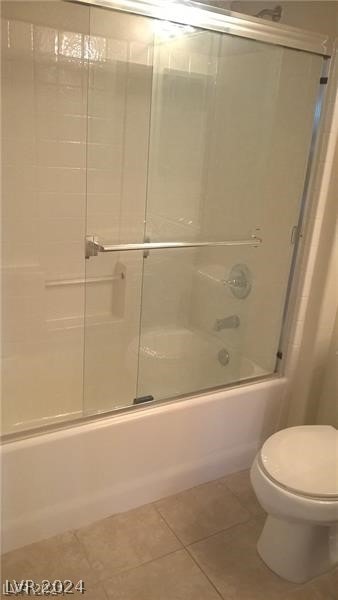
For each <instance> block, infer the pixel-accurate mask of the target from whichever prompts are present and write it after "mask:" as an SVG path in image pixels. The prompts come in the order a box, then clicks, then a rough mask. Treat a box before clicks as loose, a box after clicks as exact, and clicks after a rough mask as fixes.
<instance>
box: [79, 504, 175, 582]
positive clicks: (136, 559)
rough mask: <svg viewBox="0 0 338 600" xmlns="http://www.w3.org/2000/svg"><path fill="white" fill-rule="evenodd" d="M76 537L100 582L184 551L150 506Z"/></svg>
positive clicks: (110, 520) (98, 523)
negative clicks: (180, 550) (154, 560)
mask: <svg viewBox="0 0 338 600" xmlns="http://www.w3.org/2000/svg"><path fill="white" fill-rule="evenodd" d="M77 536H78V538H79V540H80V541H81V542H82V544H83V546H84V548H85V550H86V553H87V556H88V558H89V561H90V563H91V565H92V567H93V569H94V570H95V571H96V573H97V574H98V576H99V578H100V579H101V580H102V579H107V578H108V577H111V576H112V575H114V574H115V573H118V572H119V571H123V570H124V569H130V568H132V567H137V566H139V565H141V564H142V563H145V562H148V561H150V560H153V559H155V558H159V557H160V556H164V555H165V554H169V553H170V552H173V551H175V550H177V549H178V548H180V547H181V544H180V543H179V542H178V540H177V539H176V537H175V536H174V535H173V533H172V532H171V531H170V529H169V527H168V526H167V525H166V523H165V522H164V520H163V519H162V517H161V516H160V515H159V514H158V512H157V511H156V510H155V508H154V507H153V506H151V505H148V506H143V507H141V508H137V509H135V510H131V511H129V512H127V513H123V514H119V515H114V516H112V517H108V518H107V519H103V520H102V521H99V522H97V523H94V524H93V525H89V526H88V527H83V528H82V529H79V530H78V531H77Z"/></svg>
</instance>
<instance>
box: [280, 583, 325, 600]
mask: <svg viewBox="0 0 338 600" xmlns="http://www.w3.org/2000/svg"><path fill="white" fill-rule="evenodd" d="M280 600H332V596H331V595H328V594H327V593H326V592H324V591H323V590H322V591H320V590H318V589H317V588H316V587H315V586H314V585H313V584H312V583H310V584H309V583H307V584H305V585H302V586H301V587H299V588H298V589H296V590H293V591H292V592H289V593H288V594H283V595H282V596H281V598H280Z"/></svg>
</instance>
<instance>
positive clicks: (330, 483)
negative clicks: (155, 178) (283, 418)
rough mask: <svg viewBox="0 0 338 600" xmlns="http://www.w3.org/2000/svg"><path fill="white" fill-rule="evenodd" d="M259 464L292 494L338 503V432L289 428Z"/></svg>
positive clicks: (271, 443)
mask: <svg viewBox="0 0 338 600" xmlns="http://www.w3.org/2000/svg"><path fill="white" fill-rule="evenodd" d="M258 461H259V465H260V467H261V469H262V470H263V471H264V473H265V474H266V475H267V476H268V477H269V478H270V479H271V480H272V481H274V482H275V483H277V484H278V485H280V486H282V487H283V488H285V489H286V490H288V491H289V492H291V493H295V494H298V495H301V496H305V497H310V498H318V499H320V500H337V501H338V431H337V429H335V428H334V427H331V426H329V425H304V426H297V427H289V428H288V429H283V430H282V431H278V432H277V433H275V434H274V435H272V436H271V437H270V438H269V439H268V440H267V441H266V442H265V443H264V445H263V447H262V449H261V451H260V453H259V456H258Z"/></svg>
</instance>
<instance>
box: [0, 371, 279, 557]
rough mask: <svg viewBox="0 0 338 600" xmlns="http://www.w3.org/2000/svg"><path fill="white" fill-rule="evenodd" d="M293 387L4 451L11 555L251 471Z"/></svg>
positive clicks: (155, 409)
mask: <svg viewBox="0 0 338 600" xmlns="http://www.w3.org/2000/svg"><path fill="white" fill-rule="evenodd" d="M285 387H286V379H285V378H275V379H270V380H266V381H264V382H260V383H255V384H250V385H243V386H239V387H236V388H233V389H228V390H222V391H219V392H215V393H212V394H210V393H209V394H203V395H200V396H196V397H193V398H190V399H185V400H180V401H177V402H172V403H168V404H159V405H155V406H152V407H147V408H139V409H137V410H134V411H133V412H129V413H124V414H119V415H116V416H111V417H107V418H103V419H100V420H96V421H92V422H88V423H85V424H81V425H77V426H72V427H69V428H67V429H62V430H59V431H54V432H52V433H46V434H43V435H40V436H36V437H32V438H27V439H22V440H19V441H13V442H10V443H7V444H5V445H4V446H3V447H2V486H3V490H2V522H3V538H2V543H3V551H4V552H6V551H8V550H11V549H14V548H17V547H19V546H22V545H24V544H28V543H30V542H33V541H37V540H40V539H43V538H45V537H48V536H52V535H55V534H57V533H61V532H63V531H65V530H67V529H74V528H77V527H81V526H82V525H85V524H88V523H90V522H92V521H95V520H97V519H101V518H103V517H106V516H108V515H111V514H113V513H116V512H121V511H126V510H128V509H130V508H133V507H136V506H140V505H142V504H144V503H147V502H151V501H153V500H156V499H157V498H161V497H163V496H167V495H169V494H172V493H175V492H178V491H180V490H183V489H186V488H189V487H191V486H194V485H197V484H199V483H202V482H205V481H208V480H212V479H215V478H217V477H221V476H223V475H225V474H227V473H230V472H233V471H236V470H240V469H245V468H247V467H249V465H250V464H251V461H252V459H253V458H254V455H255V452H256V450H257V448H258V447H259V445H260V444H261V443H262V441H263V440H264V439H265V438H266V437H267V436H268V435H270V434H271V433H272V432H274V431H275V430H276V429H277V427H278V421H279V415H280V411H281V409H282V405H283V400H284V396H285V394H284V392H285Z"/></svg>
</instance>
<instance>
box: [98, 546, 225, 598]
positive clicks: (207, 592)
mask: <svg viewBox="0 0 338 600" xmlns="http://www.w3.org/2000/svg"><path fill="white" fill-rule="evenodd" d="M104 585H105V588H106V591H107V595H108V598H109V600H219V595H218V593H217V592H216V591H215V589H214V588H213V587H212V585H211V584H210V583H209V581H208V580H207V578H206V577H205V575H204V574H203V573H202V572H201V570H200V569H199V568H198V567H197V565H196V564H195V562H194V561H193V560H192V559H191V557H190V556H189V555H188V553H187V552H186V551H185V550H179V551H178V552H174V553H173V554H170V555H169V556H165V557H163V558H160V559H158V560H155V561H153V562H151V563H148V564H147V565H143V566H142V567H138V568H137V569H132V570H131V571H127V572H124V573H120V574H119V575H116V576H115V577H114V578H112V579H110V580H109V581H107V582H105V584H104Z"/></svg>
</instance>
